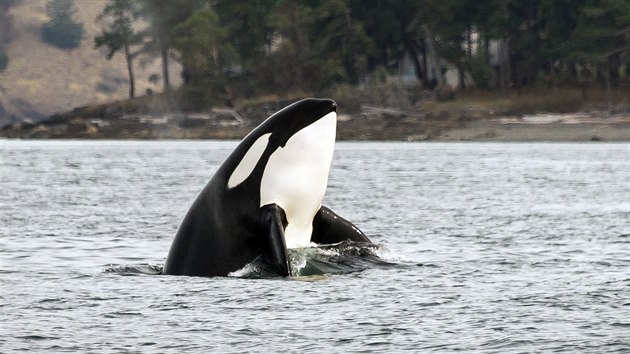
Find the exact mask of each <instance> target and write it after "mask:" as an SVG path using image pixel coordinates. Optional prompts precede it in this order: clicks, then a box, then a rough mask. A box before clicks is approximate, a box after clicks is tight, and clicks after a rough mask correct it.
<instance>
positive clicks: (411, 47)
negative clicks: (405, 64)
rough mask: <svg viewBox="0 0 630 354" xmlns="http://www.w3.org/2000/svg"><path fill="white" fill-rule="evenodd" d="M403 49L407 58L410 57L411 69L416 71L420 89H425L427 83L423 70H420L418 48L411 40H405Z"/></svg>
mask: <svg viewBox="0 0 630 354" xmlns="http://www.w3.org/2000/svg"><path fill="white" fill-rule="evenodd" d="M405 47H406V49H407V53H409V57H411V62H412V63H413V68H414V70H415V71H416V78H417V79H418V81H420V82H421V83H422V87H426V85H427V84H428V82H426V81H427V80H426V78H425V76H426V74H425V70H424V69H423V68H422V64H420V59H418V57H419V56H420V53H419V51H418V46H417V44H416V43H414V42H413V41H412V40H407V41H406V43H405Z"/></svg>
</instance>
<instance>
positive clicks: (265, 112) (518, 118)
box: [0, 100, 630, 142]
mask: <svg viewBox="0 0 630 354" xmlns="http://www.w3.org/2000/svg"><path fill="white" fill-rule="evenodd" d="M289 103H291V101H290V100H288V101H274V102H267V103H259V104H250V105H244V106H241V107H237V108H235V109H233V108H214V109H212V110H209V111H207V112H194V113H181V112H169V111H168V110H165V109H153V110H149V109H146V107H147V106H146V105H142V104H137V105H130V103H129V101H121V102H118V103H116V102H115V103H112V104H101V105H92V106H86V107H80V108H77V109H74V110H72V111H70V112H67V113H63V114H58V115H54V116H52V117H50V118H49V119H48V120H46V121H43V122H41V123H38V124H29V123H20V124H16V125H13V126H9V127H5V128H3V129H2V130H0V137H3V138H10V139H240V138H242V137H244V136H245V135H246V134H247V133H248V132H249V131H251V130H252V129H253V128H254V127H255V126H257V125H258V124H260V122H262V121H263V120H264V119H265V118H266V117H268V116H269V115H270V114H272V113H273V112H275V111H277V110H278V109H280V108H282V107H284V106H286V105H287V104H289ZM420 107H422V105H421V106H420ZM338 120H339V123H338V130H337V138H338V140H359V141H361V140H376V141H621V142H630V114H628V113H627V112H621V113H617V114H612V115H611V114H608V113H605V112H603V111H597V110H596V111H591V112H578V113H571V114H533V115H525V114H522V113H515V112H502V111H495V110H493V109H492V108H489V107H485V106H478V105H477V106H476V105H457V106H455V107H452V106H448V105H447V106H436V105H427V106H426V107H423V108H422V109H420V108H412V109H408V110H400V109H396V108H391V107H380V106H372V105H362V106H361V107H360V110H358V111H357V112H344V111H343V109H342V107H341V108H340V111H339V116H338Z"/></svg>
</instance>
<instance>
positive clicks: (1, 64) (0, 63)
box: [0, 51, 9, 72]
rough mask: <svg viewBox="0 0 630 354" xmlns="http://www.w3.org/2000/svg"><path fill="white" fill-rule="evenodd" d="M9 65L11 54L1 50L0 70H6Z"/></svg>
mask: <svg viewBox="0 0 630 354" xmlns="http://www.w3.org/2000/svg"><path fill="white" fill-rule="evenodd" d="M7 66H9V56H8V55H7V53H5V52H3V51H0V72H3V71H4V70H6V68H7Z"/></svg>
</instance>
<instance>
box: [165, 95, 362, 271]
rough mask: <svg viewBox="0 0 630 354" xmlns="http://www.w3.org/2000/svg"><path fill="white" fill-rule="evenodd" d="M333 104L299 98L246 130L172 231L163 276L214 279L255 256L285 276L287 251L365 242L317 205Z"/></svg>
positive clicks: (332, 129)
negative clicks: (317, 245) (213, 277)
mask: <svg viewBox="0 0 630 354" xmlns="http://www.w3.org/2000/svg"><path fill="white" fill-rule="evenodd" d="M336 108H337V105H336V104H335V102H334V101H333V100H329V99H304V100H301V101H298V102H296V103H293V104H291V105H290V106H288V107H286V108H284V109H282V110H280V111H278V112H276V113H275V114H273V115H272V116H270V117H269V118H268V119H267V120H265V121H264V122H263V123H262V124H260V125H259V126H258V127H256V128H255V129H254V130H253V131H252V132H250V133H249V134H248V135H247V136H246V137H245V138H244V139H243V140H242V141H241V143H240V144H239V145H238V146H237V147H236V149H234V151H233V152H232V153H231V154H230V155H229V156H228V157H227V159H226V160H225V161H224V162H223V164H222V165H221V166H220V167H219V169H218V170H217V171H216V173H215V174H214V176H213V177H212V178H211V179H210V181H208V183H207V184H206V186H205V187H204V189H203V190H202V191H201V192H200V193H199V195H198V196H197V199H196V200H195V201H194V203H193V205H192V206H191V208H190V210H188V213H187V214H186V216H185V218H184V220H183V221H182V224H181V225H180V227H179V229H178V231H177V234H176V236H175V239H174V241H173V244H172V245H171V249H170V251H169V254H168V257H167V260H166V264H165V265H164V274H171V275H193V276H217V275H227V274H228V273H230V272H233V271H236V270H238V269H240V268H242V267H243V266H245V265H246V264H248V263H250V262H252V261H253V260H255V259H256V258H258V257H261V256H262V257H263V259H264V260H265V262H267V263H269V264H271V265H272V266H273V267H274V268H275V269H276V270H277V272H278V274H280V275H284V276H287V275H290V274H291V269H290V264H289V260H288V255H287V248H297V247H306V246H308V245H310V243H311V242H314V243H318V244H331V243H337V242H342V241H360V242H370V240H369V239H368V238H367V237H366V236H365V234H364V233H363V232H361V231H360V230H359V229H358V228H357V227H356V226H354V225H353V224H352V223H350V222H349V221H347V220H345V219H343V218H342V217H340V216H338V215H336V214H335V213H334V212H333V211H331V210H330V209H328V208H326V207H324V206H322V204H321V203H322V199H323V198H324V194H325V192H326V186H327V183H328V173H329V171H330V165H331V162H332V156H333V150H334V144H335V134H336V127H337V114H336Z"/></svg>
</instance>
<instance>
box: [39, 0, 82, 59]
mask: <svg viewBox="0 0 630 354" xmlns="http://www.w3.org/2000/svg"><path fill="white" fill-rule="evenodd" d="M75 13H76V9H75V8H74V0H48V2H47V3H46V14H47V15H48V18H49V20H48V22H47V23H46V24H45V25H44V26H43V27H42V39H43V40H44V41H45V42H46V43H50V44H52V45H55V46H57V47H59V48H62V49H74V48H77V47H79V46H80V45H81V38H83V32H84V30H83V24H81V23H78V22H75V21H74V20H73V19H72V16H73V15H74V14H75Z"/></svg>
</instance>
